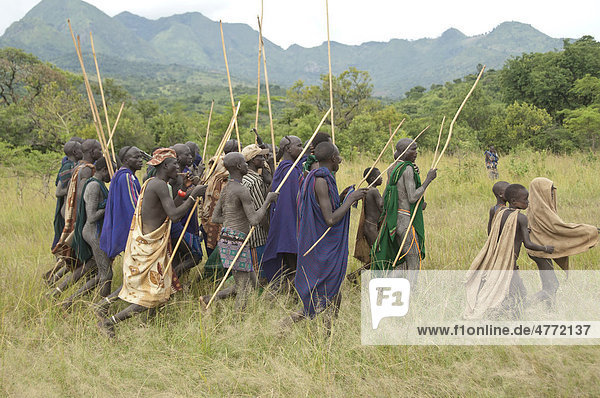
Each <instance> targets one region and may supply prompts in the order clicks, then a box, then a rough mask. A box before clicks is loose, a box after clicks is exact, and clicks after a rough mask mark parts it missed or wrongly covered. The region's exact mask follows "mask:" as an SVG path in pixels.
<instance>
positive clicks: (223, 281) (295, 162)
mask: <svg viewBox="0 0 600 398" xmlns="http://www.w3.org/2000/svg"><path fill="white" fill-rule="evenodd" d="M330 112H331V108H329V110H328V111H327V113H325V115H324V116H323V118H322V119H321V122H320V123H319V125H318V126H317V128H316V130H315V132H314V133H313V135H312V136H311V137H310V138H309V140H308V141H307V142H306V144H305V145H304V149H303V150H302V152H300V155H298V157H297V158H296V160H295V161H294V163H293V164H292V167H290V169H289V170H288V172H287V173H286V175H285V176H284V177H283V179H282V180H281V182H280V183H279V185H278V186H277V189H275V193H279V190H280V189H281V187H283V184H285V182H286V181H287V179H288V177H289V176H290V174H292V171H294V168H295V167H296V165H297V164H298V162H299V161H300V159H302V156H303V155H304V153H305V152H306V150H307V149H308V147H309V146H310V144H311V142H312V141H313V140H314V138H315V136H316V135H317V133H318V132H319V130H320V129H321V126H322V125H323V123H325V119H327V116H328V115H329V113H330ZM254 229H255V227H254V226H253V227H252V228H250V231H248V235H246V239H245V240H244V242H242V245H241V246H240V248H239V249H238V251H237V253H236V254H235V257H233V260H232V261H231V264H230V265H229V268H227V272H226V273H225V276H224V277H223V280H221V283H220V284H219V286H217V290H215V292H214V293H213V295H212V297H211V298H210V300H209V302H208V304H207V305H206V309H208V308H209V307H210V305H211V304H212V302H213V301H214V299H215V297H216V296H217V293H219V291H220V290H221V288H222V287H223V284H225V281H226V280H227V277H228V276H229V273H230V272H231V269H232V268H233V265H234V264H235V262H236V261H237V259H238V258H239V257H240V255H241V254H242V250H244V247H246V244H247V243H248V240H249V239H250V237H251V236H252V234H253V233H254Z"/></svg>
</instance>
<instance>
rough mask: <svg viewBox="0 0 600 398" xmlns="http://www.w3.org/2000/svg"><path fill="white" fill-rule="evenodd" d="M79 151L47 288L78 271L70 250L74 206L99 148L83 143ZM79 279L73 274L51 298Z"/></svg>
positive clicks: (92, 142)
mask: <svg viewBox="0 0 600 398" xmlns="http://www.w3.org/2000/svg"><path fill="white" fill-rule="evenodd" d="M81 149H82V152H83V157H82V159H81V161H79V163H78V164H77V166H76V167H75V168H74V169H73V174H72V176H71V180H70V182H69V190H68V193H67V197H66V200H65V226H64V228H63V230H62V233H61V235H60V238H59V239H58V242H57V243H56V245H55V246H54V248H53V249H52V253H53V254H54V255H56V256H57V257H58V258H59V260H58V262H57V264H56V265H55V266H54V267H53V268H52V269H51V270H50V271H48V272H47V273H46V274H45V275H44V278H45V279H46V281H48V284H49V285H53V284H55V283H56V282H58V281H59V280H60V279H61V278H62V277H63V276H64V275H65V274H67V273H68V272H69V271H75V270H77V269H80V268H82V267H81V266H80V265H81V264H80V262H79V261H78V259H77V257H76V256H75V253H73V250H72V248H71V242H72V240H73V229H74V228H75V221H76V220H77V212H78V211H79V209H78V208H77V204H78V203H79V198H80V197H81V193H82V191H83V185H84V184H85V182H86V181H87V180H88V178H90V177H92V176H93V175H94V172H95V167H94V162H96V160H98V159H100V158H101V157H102V147H101V146H100V142H98V141H97V140H94V139H87V140H85V141H84V142H83V144H82V145H81ZM81 276H82V274H81V273H80V272H77V274H75V275H74V277H75V278H73V277H72V278H70V279H69V280H68V281H64V282H63V283H62V284H61V285H60V286H57V287H56V288H55V289H54V290H53V291H52V295H54V294H59V293H62V291H63V290H64V289H66V288H67V287H68V286H69V285H70V284H71V283H72V282H76V281H77V280H79V278H80V277H81ZM73 279H74V280H73Z"/></svg>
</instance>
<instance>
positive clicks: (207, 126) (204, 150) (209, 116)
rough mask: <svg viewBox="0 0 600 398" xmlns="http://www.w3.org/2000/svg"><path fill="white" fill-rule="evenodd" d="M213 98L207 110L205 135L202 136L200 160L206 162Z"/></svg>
mask: <svg viewBox="0 0 600 398" xmlns="http://www.w3.org/2000/svg"><path fill="white" fill-rule="evenodd" d="M214 106H215V100H212V102H211V103H210V112H208V123H207V124H206V136H205V137H204V149H203V150H202V161H203V162H206V145H207V144H208V134H209V133H210V119H211V118H212V113H213V107H214Z"/></svg>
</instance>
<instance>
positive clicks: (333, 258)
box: [291, 141, 368, 322]
mask: <svg viewBox="0 0 600 398" xmlns="http://www.w3.org/2000/svg"><path fill="white" fill-rule="evenodd" d="M315 156H316V158H317V161H318V162H319V166H320V167H319V168H318V169H316V170H312V171H311V172H310V173H309V174H308V175H307V176H306V178H305V179H304V181H303V183H302V187H301V188H300V196H299V203H300V207H299V209H298V210H299V212H298V215H299V224H298V231H299V233H298V252H299V253H305V252H306V251H307V250H308V248H309V247H310V246H311V245H312V244H313V243H314V242H315V240H316V239H317V238H318V237H319V236H320V235H321V234H322V233H323V232H324V231H325V230H326V229H327V228H331V230H330V233H329V234H327V235H326V236H325V238H324V239H323V241H322V242H321V244H320V245H319V246H317V247H316V248H315V249H314V250H313V251H311V252H310V253H309V254H307V255H305V256H299V257H298V269H297V271H296V277H295V286H296V290H297V291H298V294H299V295H300V298H301V299H302V303H303V310H302V311H300V312H295V313H293V314H292V315H291V320H292V321H293V322H296V321H299V320H301V319H303V318H305V317H308V318H313V317H314V316H315V315H316V314H317V313H319V312H322V311H323V310H325V308H327V307H328V306H329V305H333V315H334V316H335V315H337V312H338V309H339V305H340V301H341V294H340V292H339V290H340V286H341V284H342V281H343V280H344V277H345V276H346V267H347V265H348V234H349V226H350V208H351V206H352V205H353V204H354V203H356V202H358V201H359V200H361V199H364V198H365V196H366V195H367V191H368V189H367V188H360V189H357V190H355V191H353V192H351V193H349V194H348V195H347V196H346V198H345V200H344V201H343V202H341V200H340V195H339V193H338V188H337V182H336V179H335V177H334V173H335V172H337V171H338V170H339V165H340V163H341V162H342V158H341V157H340V152H339V150H338V149H337V147H336V146H335V145H334V144H333V143H331V142H328V141H326V142H322V143H320V144H319V145H317V147H316V148H315Z"/></svg>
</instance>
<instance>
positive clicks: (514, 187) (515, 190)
mask: <svg viewBox="0 0 600 398" xmlns="http://www.w3.org/2000/svg"><path fill="white" fill-rule="evenodd" d="M504 197H505V198H506V200H507V201H508V203H510V207H514V208H515V209H521V210H525V209H526V208H527V207H528V206H529V191H527V188H525V187H524V186H523V185H521V184H510V185H509V186H507V187H506V189H505V190H504Z"/></svg>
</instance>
